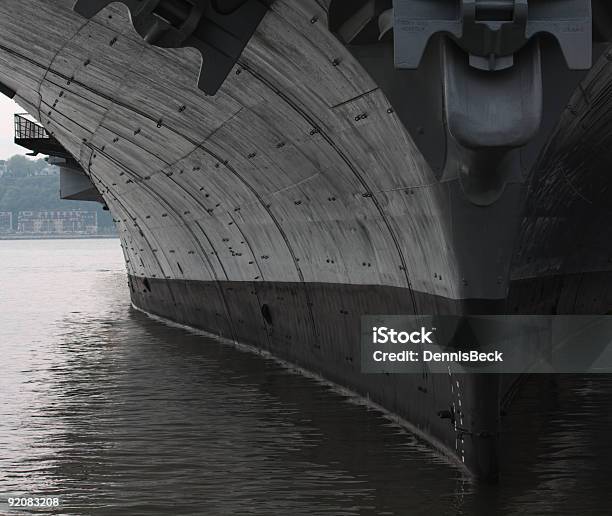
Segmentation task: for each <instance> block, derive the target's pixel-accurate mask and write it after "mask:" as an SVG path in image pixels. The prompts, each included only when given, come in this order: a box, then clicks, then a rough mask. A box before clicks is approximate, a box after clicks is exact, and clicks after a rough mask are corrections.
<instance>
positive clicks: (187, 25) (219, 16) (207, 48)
mask: <svg viewBox="0 0 612 516" xmlns="http://www.w3.org/2000/svg"><path fill="white" fill-rule="evenodd" d="M114 1H115V0H77V2H76V4H75V6H74V11H75V12H77V13H78V14H80V15H81V16H84V17H85V18H88V19H90V18H93V17H94V16H95V15H96V14H97V13H98V12H100V11H101V10H102V9H104V8H105V7H107V6H108V5H109V4H111V3H113V2H114ZM120 1H121V3H123V4H125V5H126V6H127V7H128V9H129V11H130V18H131V21H132V24H133V25H134V28H135V29H136V32H138V34H140V36H142V38H143V39H144V40H145V41H146V42H148V43H150V44H151V45H156V46H158V47H163V48H182V47H193V48H195V49H197V50H198V51H200V53H201V54H202V57H203V64H202V70H201V71H200V77H199V80H198V86H199V88H200V89H201V90H202V91H204V92H205V93H207V94H208V95H214V94H216V93H217V91H218V90H219V88H220V87H221V86H222V85H223V83H224V82H225V79H226V78H227V76H228V75H229V73H230V72H231V70H232V68H233V67H234V65H235V64H236V62H237V61H238V59H239V57H240V55H241V54H242V51H243V50H244V47H245V46H246V45H247V43H248V42H249V40H250V39H251V37H252V36H253V34H254V32H255V30H256V29H257V27H258V26H259V24H260V23H261V21H262V19H263V17H264V15H265V14H266V12H267V11H268V9H269V6H270V5H271V3H272V2H273V1H274V0H120Z"/></svg>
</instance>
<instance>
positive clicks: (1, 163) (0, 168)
mask: <svg viewBox="0 0 612 516" xmlns="http://www.w3.org/2000/svg"><path fill="white" fill-rule="evenodd" d="M7 172H8V168H7V166H6V160H4V159H0V177H2V176H3V175H4V174H6V173H7Z"/></svg>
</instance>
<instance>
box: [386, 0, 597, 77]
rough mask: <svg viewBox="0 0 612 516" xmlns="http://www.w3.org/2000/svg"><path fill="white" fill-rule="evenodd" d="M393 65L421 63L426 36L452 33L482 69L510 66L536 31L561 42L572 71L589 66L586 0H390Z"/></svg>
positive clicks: (589, 21)
mask: <svg viewBox="0 0 612 516" xmlns="http://www.w3.org/2000/svg"><path fill="white" fill-rule="evenodd" d="M393 5H394V25H395V27H394V31H395V59H396V67H397V68H409V69H415V68H418V67H419V64H420V62H421V59H422V57H423V54H424V52H425V48H426V46H427V44H428V42H429V40H430V39H431V38H432V37H433V36H434V35H435V34H439V33H443V34H446V35H448V36H450V37H451V38H452V39H453V40H454V41H455V42H456V43H457V44H458V45H459V47H461V48H462V49H463V50H464V51H465V52H467V53H468V54H469V58H470V65H471V66H472V67H474V68H477V69H480V70H486V71H496V70H503V69H507V68H510V67H512V66H513V65H514V55H515V54H516V53H517V52H518V51H519V50H521V49H522V48H523V47H525V46H526V45H527V43H528V42H529V41H530V39H531V38H533V37H534V36H535V35H537V34H542V33H546V34H550V35H552V36H553V37H554V38H556V40H557V41H558V42H559V46H560V47H561V51H562V52H563V55H564V56H565V59H566V61H567V65H568V67H569V68H570V69H572V70H586V69H589V68H590V67H591V66H592V52H593V50H592V33H593V22H592V13H591V1H590V0H567V1H564V2H540V1H538V2H535V1H533V0H437V1H435V2H433V1H431V0H393Z"/></svg>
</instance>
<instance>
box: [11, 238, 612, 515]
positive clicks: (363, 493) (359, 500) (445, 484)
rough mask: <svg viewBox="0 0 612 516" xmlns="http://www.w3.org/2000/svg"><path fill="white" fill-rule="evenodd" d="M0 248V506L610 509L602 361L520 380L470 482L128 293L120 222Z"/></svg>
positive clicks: (396, 431) (609, 393)
mask: <svg viewBox="0 0 612 516" xmlns="http://www.w3.org/2000/svg"><path fill="white" fill-rule="evenodd" d="M0 259H1V263H2V266H1V269H0V288H1V294H2V295H1V298H0V357H1V361H0V513H4V512H8V507H7V505H6V500H7V498H8V496H16V495H25V496H42V495H45V496H59V497H60V498H61V507H60V509H59V511H58V512H57V513H58V514H78V515H82V514H96V515H97V514H126V515H127V514H129V515H137V514H205V515H209V514H210V515H223V514H232V515H233V514H262V515H276V514H278V515H287V514H293V515H300V514H304V515H306V514H308V515H318V514H329V515H340V514H401V515H405V514H487V515H488V514H515V513H519V512H520V513H549V514H560V513H566V514H577V513H580V514H587V513H598V512H599V513H602V514H604V513H607V512H608V511H607V508H606V502H607V499H608V492H607V491H608V489H609V487H608V485H609V482H610V481H609V479H610V478H612V466H611V465H610V464H611V461H612V444H611V443H610V439H609V433H610V430H611V429H612V419H611V417H612V416H611V415H610V412H609V407H610V404H611V402H612V380H611V379H609V378H608V377H602V376H598V377H590V378H589V377H582V378H581V377H570V378H557V379H556V380H555V379H550V378H544V379H542V378H534V379H533V380H530V381H529V382H528V383H527V384H526V385H525V386H524V388H523V391H522V395H521V396H520V397H519V399H518V401H517V402H516V404H515V405H514V406H513V409H512V413H511V414H510V415H509V416H508V418H507V421H506V424H505V428H504V433H505V436H506V438H505V442H506V444H507V446H506V448H505V455H504V459H505V462H506V464H505V468H506V473H505V478H504V483H503V484H502V486H500V487H495V488H490V487H482V486H478V485H475V484H473V483H472V482H471V481H470V480H469V479H468V478H465V477H464V475H463V473H462V472H461V471H459V470H457V469H455V468H454V467H452V466H450V465H449V464H447V463H446V462H445V461H444V460H442V459H440V458H439V457H437V456H436V455H435V454H434V453H432V452H431V451H430V450H429V449H428V448H427V447H426V446H424V445H423V444H422V443H420V442H418V441H417V440H416V439H415V438H414V437H413V436H411V435H410V434H409V433H407V432H406V431H404V430H402V429H401V428H399V427H397V426H396V425H394V424H392V423H391V422H389V421H388V420H387V419H385V418H384V417H383V416H381V415H380V414H379V413H377V412H376V411H373V410H369V409H367V408H365V407H363V406H361V405H357V404H354V403H349V402H347V400H346V399H345V398H344V397H342V396H341V395H339V394H337V393H335V392H333V391H331V390H330V389H329V388H327V387H325V386H322V385H320V384H318V383H316V382H314V381H312V380H309V379H306V378H303V377H300V376H297V375H294V374H292V373H289V372H288V371H286V370H285V369H283V368H282V367H280V366H279V365H277V364H276V363H275V362H272V361H269V360H265V359H262V358H261V357H258V356H255V355H251V354H248V353H244V352H241V351H238V350H236V349H234V348H232V347H229V346H226V345H223V344H219V343H217V342H215V341H214V340H211V339H208V338H206V337H202V336H199V335H194V334H191V333H189V332H186V331H184V330H180V329H176V328H170V327H167V326H165V325H163V324H160V323H158V322H155V321H152V320H150V319H148V318H147V317H146V316H144V315H142V314H140V313H139V312H136V311H134V310H133V309H131V308H130V304H129V298H128V289H127V286H126V279H125V273H124V270H123V264H122V256H121V250H120V248H119V244H118V241H117V240H93V241H30V242H7V241H0ZM510 458H512V460H511V461H510V460H509V459H510ZM604 508H606V510H604ZM13 513H14V514H19V512H17V511H16V510H14V509H12V510H11V512H10V513H9V514H13Z"/></svg>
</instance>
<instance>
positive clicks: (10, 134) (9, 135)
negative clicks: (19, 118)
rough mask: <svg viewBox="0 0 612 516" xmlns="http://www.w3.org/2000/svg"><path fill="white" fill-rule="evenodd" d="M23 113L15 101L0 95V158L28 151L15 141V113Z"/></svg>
mask: <svg viewBox="0 0 612 516" xmlns="http://www.w3.org/2000/svg"><path fill="white" fill-rule="evenodd" d="M15 113H23V109H22V108H20V107H19V106H18V105H17V104H16V103H15V102H13V101H12V100H10V99H8V98H7V97H5V96H4V95H0V159H7V158H10V157H11V156H13V155H14V154H26V153H27V152H28V151H27V150H26V149H24V148H22V147H18V146H17V145H15V144H14V143H13V138H14V136H15V135H14V129H13V115H14V114H15Z"/></svg>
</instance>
